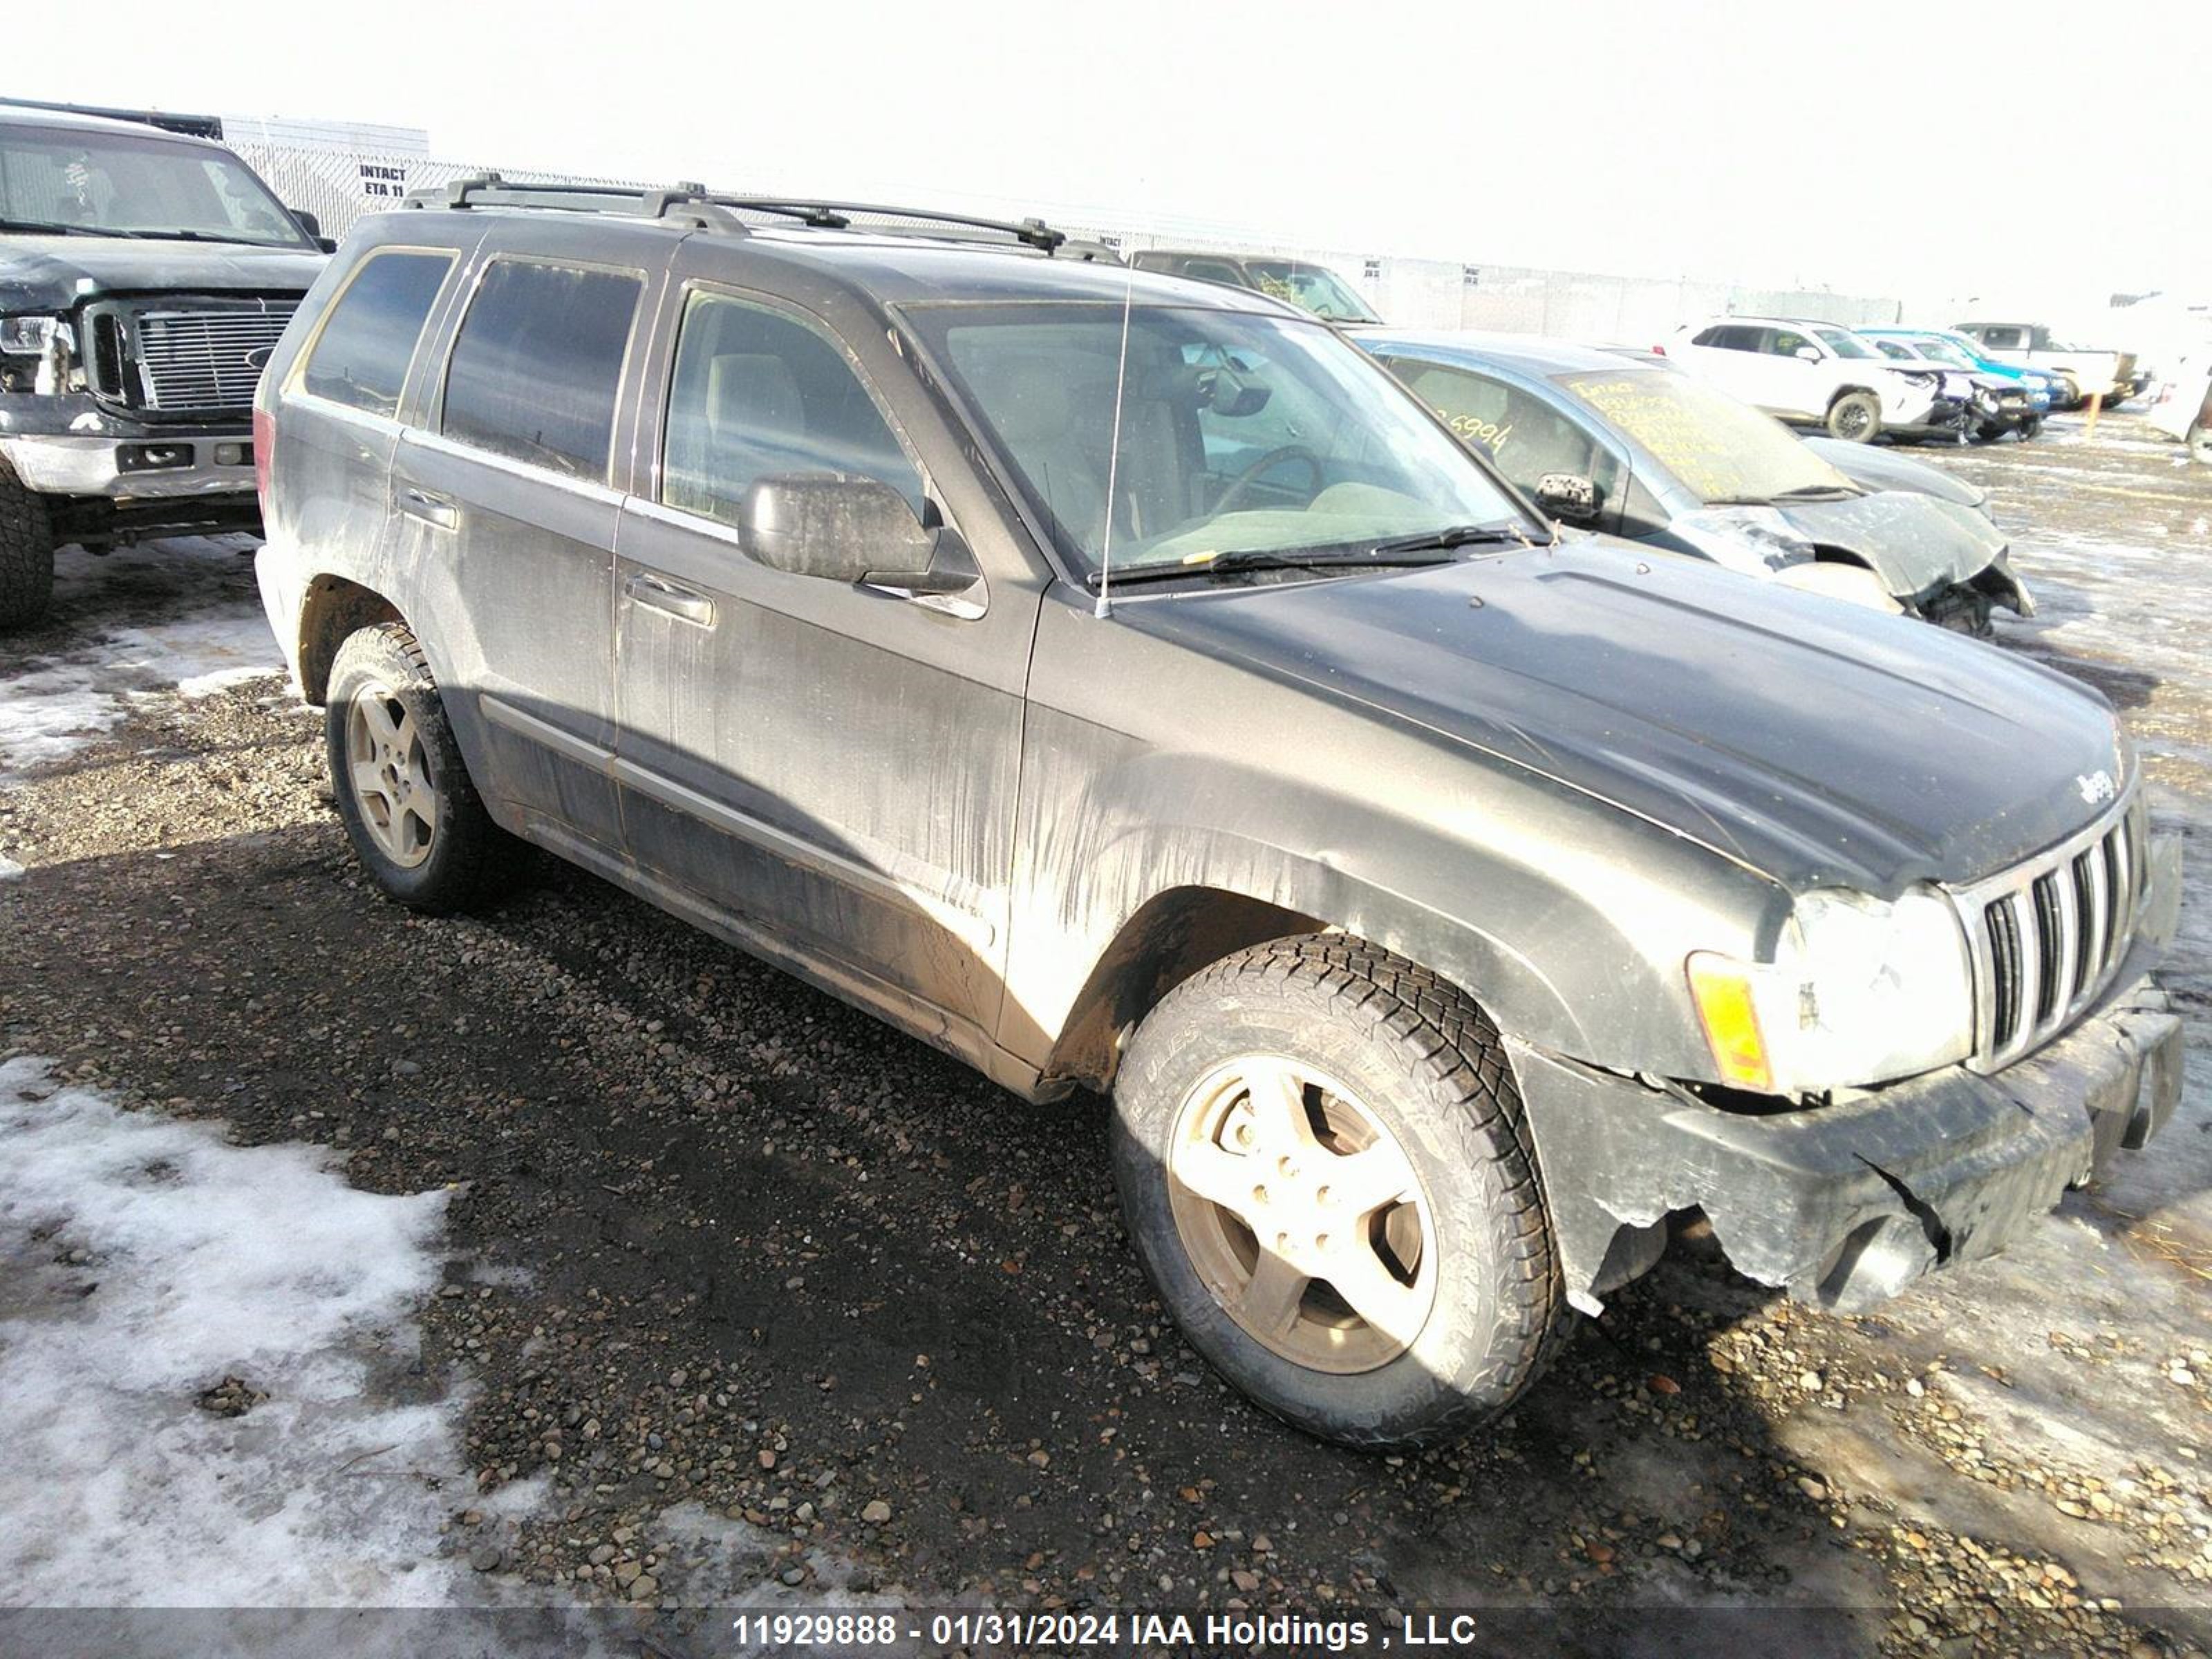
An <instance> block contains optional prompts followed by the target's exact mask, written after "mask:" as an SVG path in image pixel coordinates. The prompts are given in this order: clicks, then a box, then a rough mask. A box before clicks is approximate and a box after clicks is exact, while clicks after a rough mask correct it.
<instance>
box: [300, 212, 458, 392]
mask: <svg viewBox="0 0 2212 1659" xmlns="http://www.w3.org/2000/svg"><path fill="white" fill-rule="evenodd" d="M453 259H454V256H453V254H450V253H428V252H425V253H416V252H385V253H372V254H371V255H369V257H368V258H367V259H365V260H363V261H362V266H361V269H360V270H357V271H356V272H355V273H354V276H353V280H352V281H351V282H349V283H347V284H346V286H345V288H344V289H343V291H342V292H341V293H340V294H339V295H338V297H337V302H336V303H335V304H334V305H332V306H331V314H330V318H329V319H328V320H327V321H326V322H325V323H324V325H323V327H322V331H321V332H320V333H319V334H318V335H317V336H316V337H315V343H314V346H313V349H311V350H310V351H309V352H308V354H307V367H306V368H305V369H304V370H302V371H301V376H300V388H301V391H303V392H307V394H308V395H309V396H310V397H314V398H324V399H325V400H327V401H328V402H331V403H334V404H343V405H344V406H345V407H346V408H348V409H360V410H368V413H370V414H372V415H383V416H390V415H391V414H392V413H393V412H394V411H396V410H398V407H399V392H400V388H401V387H402V386H405V385H406V383H407V366H408V365H409V364H410V363H411V362H414V360H415V348H416V345H417V344H419V343H421V341H422V325H423V322H424V320H425V319H428V316H429V314H430V305H431V302H432V301H435V299H436V298H437V297H438V289H440V287H441V286H442V285H443V283H445V280H446V273H447V271H449V270H452V269H453Z"/></svg>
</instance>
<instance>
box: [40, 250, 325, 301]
mask: <svg viewBox="0 0 2212 1659" xmlns="http://www.w3.org/2000/svg"><path fill="white" fill-rule="evenodd" d="M327 257H328V256H326V255H325V254H321V253H317V252H309V251H308V250H307V249H305V248H283V247H255V246H252V244H251V243H246V242H171V241H161V240H151V239H149V240H143V241H142V240H135V239H133V238H131V237H127V236H0V312H16V311H67V310H69V309H70V307H72V306H75V305H76V303H77V302H78V301H82V300H88V299H90V298H92V297H93V296H94V295H100V294H139V293H148V292H164V291H178V292H185V293H192V294H227V293H248V294H267V293H287V294H304V293H306V292H307V289H308V288H309V286H310V285H311V284H313V282H314V280H315V278H316V277H318V276H320V275H322V270H323V266H324V264H325V263H326V260H327Z"/></svg>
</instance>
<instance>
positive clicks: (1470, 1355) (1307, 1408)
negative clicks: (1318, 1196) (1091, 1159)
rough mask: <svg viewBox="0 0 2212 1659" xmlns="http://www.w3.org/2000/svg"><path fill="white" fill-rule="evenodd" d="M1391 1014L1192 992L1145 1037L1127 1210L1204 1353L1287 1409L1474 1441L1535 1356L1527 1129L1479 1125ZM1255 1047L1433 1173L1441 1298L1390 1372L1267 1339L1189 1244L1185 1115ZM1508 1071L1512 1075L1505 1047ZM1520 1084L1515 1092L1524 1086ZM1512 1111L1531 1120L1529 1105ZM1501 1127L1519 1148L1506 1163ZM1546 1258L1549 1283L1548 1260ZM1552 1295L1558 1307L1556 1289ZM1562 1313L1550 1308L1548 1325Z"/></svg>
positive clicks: (1239, 990) (1118, 1114)
mask: <svg viewBox="0 0 2212 1659" xmlns="http://www.w3.org/2000/svg"><path fill="white" fill-rule="evenodd" d="M1201 977H1202V980H1203V979H1204V978H1205V976H1201ZM1385 1005H1388V999H1376V1000H1374V1001H1371V1002H1370V1003H1368V1004H1367V1005H1365V1006H1364V1007H1361V1008H1353V1009H1348V1008H1347V1006H1346V1003H1345V1001H1344V1000H1342V999H1340V998H1337V997H1333V996H1331V995H1330V994H1328V989H1327V987H1325V986H1324V985H1322V984H1321V983H1320V982H1318V981H1314V980H1304V979H1294V980H1291V981H1287V982H1286V981H1282V980H1279V979H1274V978H1263V977H1261V976H1260V975H1237V976H1235V978H1234V979H1233V980H1231V981H1228V982H1221V981H1212V982H1205V983H1200V982H1194V983H1193V984H1188V985H1186V986H1185V987H1182V989H1181V990H1179V991H1178V992H1177V993H1176V994H1174V995H1173V996H1171V997H1170V999H1169V1000H1167V1001H1165V1002H1164V1003H1163V1004H1162V1005H1161V1006H1160V1007H1159V1008H1158V1009H1157V1010H1155V1011H1154V1012H1153V1014H1152V1017H1151V1018H1148V1019H1147V1020H1146V1022H1145V1024H1144V1025H1143V1027H1142V1028H1141V1029H1140V1030H1139V1032H1138V1035H1137V1036H1136V1038H1135V1040H1134V1041H1133V1042H1132V1044H1131V1046H1130V1048H1129V1051H1128V1054H1127V1058H1126V1059H1125V1060H1124V1063H1123V1065H1122V1067H1121V1076H1120V1078H1119V1079H1118V1080H1117V1082H1116V1085H1115V1119H1114V1129H1113V1146H1114V1158H1115V1176H1116V1179H1117V1182H1118V1184H1119V1187H1120V1190H1121V1200H1122V1208H1123V1213H1124V1215H1125V1217H1126V1218H1127V1222H1128V1225H1129V1228H1130V1231H1131V1234H1132V1236H1133V1239H1134V1240H1135V1242H1136V1244H1137V1248H1138V1251H1139V1256H1140V1258H1141V1259H1142V1261H1144V1264H1145V1266H1146V1270H1147V1271H1148V1272H1149V1273H1151V1275H1152V1280H1153V1283H1154V1284H1155V1285H1156V1286H1157V1287H1158V1290H1159V1291H1160V1294H1161V1296H1162V1297H1163V1298H1164V1300H1165V1302H1166V1303H1167V1304H1168V1308H1169V1310H1170V1313H1172V1314H1173V1316H1175V1318H1176V1322H1177V1323H1178V1324H1179V1325H1181V1326H1182V1329H1183V1332H1184V1334H1186V1335H1187V1336H1188V1339H1189V1340H1190V1341H1191V1343H1192V1345H1193V1346H1195V1347H1196V1348H1197V1349H1198V1350H1199V1352H1201V1353H1202V1354H1204V1355H1205V1356H1206V1358H1207V1359H1208V1360H1209V1361H1210V1362H1212V1364H1213V1365H1214V1366H1215V1367H1216V1368H1217V1369H1218V1370H1220V1371H1221V1372H1222V1374H1223V1375H1224V1376H1226V1377H1227V1378H1228V1379H1229V1380H1230V1381H1231V1383H1235V1384H1236V1385H1237V1387H1238V1388H1239V1389H1243V1391H1244V1392H1245V1393H1246V1394H1248V1395H1251V1396H1252V1397H1253V1398H1254V1399H1255V1401H1258V1402H1259V1403H1260V1404H1261V1405H1262V1406H1263V1407H1266V1408H1267V1410H1269V1411H1271V1412H1273V1413H1275V1414H1276V1415H1277V1416H1279V1417H1281V1418H1283V1419H1285V1420H1286V1421H1288V1422H1291V1423H1293V1424H1295V1425H1297V1426H1298V1427H1300V1428H1303V1429H1305V1430H1307V1431H1309V1432H1311V1433H1314V1434H1317V1435H1320V1436H1322V1437H1326V1438H1328V1439H1332V1440H1337V1441H1340V1442H1343V1443H1349V1444H1353V1445H1360V1446H1369V1447H1381V1446H1388V1445H1412V1444H1422V1443H1431V1442H1432V1441H1434V1440H1437V1439H1441V1438H1444V1437H1449V1435H1451V1434H1454V1433H1456V1432H1458V1431H1461V1430H1462V1429H1464V1428H1465V1427H1466V1426H1468V1425H1469V1424H1471V1423H1472V1422H1474V1421H1475V1420H1477V1419H1480V1418H1481V1417H1483V1416H1485V1415H1488V1414H1490V1413H1493V1412H1495V1411H1498V1410H1500V1409H1503V1408H1504V1407H1505V1406H1507V1405H1509V1404H1510V1403H1511V1401H1513V1399H1514V1398H1516V1396H1517V1395H1518V1394H1519V1392H1520V1390H1521V1389H1522V1387H1523V1386H1525V1384H1526V1383H1527V1382H1528V1380H1529V1377H1530V1376H1532V1375H1533V1374H1534V1370H1535V1363H1536V1362H1535V1352H1536V1349H1535V1347H1534V1345H1532V1344H1531V1342H1530V1341H1529V1339H1528V1327H1529V1321H1530V1314H1529V1310H1528V1306H1527V1305H1526V1303H1527V1300H1528V1296H1527V1292H1528V1286H1527V1285H1524V1284H1523V1283H1522V1279H1525V1278H1526V1277H1527V1269H1526V1267H1525V1266H1524V1255H1525V1253H1516V1249H1515V1245H1516V1237H1515V1236H1514V1234H1513V1233H1512V1232H1511V1231H1510V1222H1509V1220H1508V1218H1512V1217H1514V1216H1516V1214H1519V1213H1522V1210H1523V1208H1524V1206H1516V1201H1515V1198H1514V1194H1512V1192H1511V1191H1510V1180H1509V1176H1510V1174H1512V1173H1513V1171H1512V1170H1511V1169H1510V1160H1511V1159H1512V1158H1515V1157H1520V1158H1522V1170H1521V1172H1522V1178H1523V1179H1524V1180H1526V1181H1529V1182H1533V1171H1531V1170H1527V1169H1526V1162H1525V1154H1523V1153H1522V1152H1520V1150H1519V1147H1518V1142H1517V1139H1515V1129H1514V1126H1513V1125H1511V1124H1510V1123H1504V1122H1500V1123H1498V1124H1496V1125H1493V1126H1492V1132H1490V1133H1486V1130H1485V1127H1483V1124H1482V1122H1481V1121H1480V1115H1479V1114H1477V1113H1475V1112H1474V1111H1471V1110H1470V1109H1468V1103H1467V1102H1466V1100H1465V1099H1464V1097H1462V1096H1461V1095H1460V1094H1458V1093H1457V1092H1456V1091H1455V1090H1454V1089H1453V1088H1452V1087H1451V1086H1450V1085H1449V1084H1448V1083H1446V1082H1445V1081H1444V1080H1443V1078H1442V1077H1440V1076H1439V1075H1438V1074H1437V1073H1436V1072H1435V1071H1434V1070H1433V1069H1431V1067H1430V1066H1426V1065H1425V1064H1423V1063H1422V1062H1421V1061H1420V1060H1419V1054H1418V1050H1417V1048H1415V1047H1414V1046H1413V1045H1412V1044H1410V1043H1408V1042H1405V1041H1403V1040H1402V1039H1400V1038H1397V1037H1395V1036H1393V1035H1392V1034H1391V1033H1390V1032H1389V1031H1388V1030H1383V1029H1381V1025H1380V1022H1381V1019H1382V1018H1383V1017H1384V1012H1385ZM1389 1006H1395V1005H1389ZM1363 1016H1370V1018H1363ZM1255 1053H1274V1054H1285V1055H1288V1056H1291V1057H1292V1058H1294V1059H1297V1060H1303V1061H1305V1062H1307V1063H1309V1064H1310V1065H1312V1066H1316V1067H1317V1068H1318V1069H1320V1070H1322V1071H1323V1072H1326V1073H1329V1074H1331V1075H1332V1076H1334V1077H1335V1078H1336V1079H1339V1080H1340V1081H1341V1082H1342V1083H1343V1084H1344V1085H1346V1087H1347V1088H1349V1089H1350V1090H1352V1091H1353V1092H1354V1093H1355V1094H1356V1095H1358V1097H1359V1098H1360V1101H1361V1103H1362V1104H1364V1106H1365V1107H1366V1108H1367V1109H1369V1110H1370V1112H1371V1113H1372V1114H1373V1115H1375V1117H1376V1119H1377V1120H1378V1121H1380V1122H1381V1123H1382V1124H1383V1127H1386V1128H1387V1129H1389V1132H1390V1133H1391V1134H1392V1135H1394V1136H1395V1138H1396V1139H1397V1141H1398V1144H1399V1145H1400V1146H1401V1147H1403V1148H1404V1149H1405V1151H1406V1152H1407V1156H1408V1158H1410V1159H1411V1161H1412V1163H1413V1168H1414V1170H1415V1173H1416V1175H1417V1176H1418V1178H1419V1182H1420V1185H1421V1188H1422V1196H1423V1198H1424V1200H1425V1203H1426V1205H1427V1206H1428V1211H1429V1215H1430V1225H1431V1237H1433V1239H1434V1240H1435V1243H1436V1244H1437V1269H1438V1272H1439V1274H1440V1277H1439V1279H1438V1280H1437V1289H1436V1299H1435V1302H1434V1304H1433V1305H1432V1309H1431V1313H1430V1316H1429V1319H1428V1322H1427V1323H1426V1324H1425V1326H1424V1327H1423V1328H1422V1331H1421V1333H1420V1335H1419V1337H1418V1338H1417V1339H1416V1340H1415V1341H1414V1343H1413V1346H1412V1347H1411V1348H1410V1349H1408V1350H1407V1352H1405V1353H1403V1354H1401V1355H1400V1356H1399V1357H1398V1358H1395V1359H1393V1360H1391V1361H1389V1362H1388V1363H1387V1364H1383V1365H1382V1366H1380V1367H1378V1368H1377V1369H1376V1370H1371V1371H1365V1372H1359V1373H1356V1374H1352V1375H1337V1374H1329V1373H1323V1372H1319V1371H1315V1370H1309V1369H1308V1368H1306V1367H1304V1366H1302V1365H1299V1364H1296V1363H1294V1362H1293V1361H1291V1360H1288V1359H1285V1358H1283V1357H1281V1356H1280V1355H1278V1354H1276V1353H1274V1352H1272V1351H1270V1350H1269V1349H1267V1348H1266V1347H1264V1346H1261V1344H1260V1343H1259V1342H1257V1341H1255V1340H1254V1339H1253V1338H1252V1337H1250V1336H1249V1335H1248V1334H1246V1333H1245V1332H1244V1331H1243V1329H1242V1328H1240V1327H1239V1326H1238V1325H1237V1322H1236V1321H1235V1320H1234V1319H1233V1318H1231V1316H1230V1314H1229V1313H1228V1311H1227V1310H1225V1309H1224V1308H1223V1307H1222V1306H1221V1304H1219V1303H1218V1301H1216V1300H1215V1298H1214V1297H1213V1295H1212V1292H1211V1291H1208V1290H1207V1289H1206V1285H1205V1283H1204V1281H1203V1280H1202V1279H1200V1277H1199V1275H1198V1273H1197V1270H1196V1269H1195V1268H1194V1267H1193V1266H1192V1264H1191V1262H1190V1260H1189V1258H1188V1255H1186V1253H1185V1251H1184V1249H1183V1248H1182V1243H1181V1238H1180V1235H1179V1234H1178V1232H1177V1231H1176V1222H1175V1217H1174V1214H1173V1211H1172V1209H1171V1206H1170V1198H1169V1188H1168V1181H1167V1176H1166V1170H1165V1164H1164V1158H1165V1155H1166V1152H1167V1149H1168V1146H1169V1144H1170V1137H1171V1135H1172V1133H1173V1132H1174V1129H1175V1125H1176V1119H1177V1116H1178V1115H1179V1113H1180V1111H1181V1109H1182V1104H1183V1102H1184V1100H1185V1098H1186V1097H1188V1093H1189V1091H1190V1090H1191V1088H1192V1087H1194V1085H1196V1084H1197V1083H1198V1082H1199V1081H1200V1079H1203V1078H1204V1077H1206V1075H1208V1074H1209V1073H1212V1071H1214V1070H1215V1069H1216V1068H1217V1067H1218V1066H1222V1065H1225V1064H1226V1063H1228V1062H1229V1061H1231V1060H1235V1059H1237V1058H1238V1057H1240V1056H1243V1055H1247V1054H1255ZM1498 1068H1499V1069H1498V1075H1499V1076H1500V1077H1504V1076H1505V1074H1504V1065H1503V1058H1502V1055H1501V1056H1499V1057H1498ZM1504 1088H1505V1089H1506V1090H1507V1091H1509V1092H1510V1088H1511V1085H1510V1078H1506V1079H1505V1081H1504ZM1510 1109H1511V1113H1512V1115H1516V1116H1517V1113H1518V1101H1517V1099H1514V1100H1511V1101H1510ZM1496 1133H1504V1135H1505V1136H1507V1137H1508V1139H1510V1140H1512V1141H1513V1145H1512V1146H1510V1147H1508V1148H1507V1149H1506V1151H1507V1154H1508V1155H1507V1158H1506V1159H1505V1160H1501V1158H1500V1156H1499V1153H1500V1146H1499V1145H1498V1141H1497V1139H1495V1134H1496ZM1540 1214H1541V1212H1540ZM1543 1261H1544V1268H1545V1272H1546V1273H1548V1272H1549V1256H1548V1254H1546V1255H1544V1257H1543ZM1535 1288H1536V1290H1538V1291H1541V1292H1542V1293H1543V1296H1544V1297H1548V1291H1549V1287H1548V1285H1538V1286H1536V1287H1535ZM1540 1299H1541V1298H1540ZM1550 1317H1551V1315H1550V1314H1549V1312H1548V1311H1547V1312H1546V1313H1544V1314H1543V1315H1542V1316H1541V1319H1540V1321H1539V1322H1540V1324H1541V1323H1544V1322H1548V1321H1549V1319H1550Z"/></svg>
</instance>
